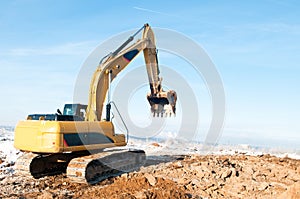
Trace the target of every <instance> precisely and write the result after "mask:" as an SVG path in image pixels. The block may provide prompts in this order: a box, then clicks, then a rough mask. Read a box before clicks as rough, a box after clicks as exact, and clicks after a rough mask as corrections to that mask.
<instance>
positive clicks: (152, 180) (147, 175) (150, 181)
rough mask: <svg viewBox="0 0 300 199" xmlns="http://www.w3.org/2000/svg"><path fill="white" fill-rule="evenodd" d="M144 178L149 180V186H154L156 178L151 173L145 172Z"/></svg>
mask: <svg viewBox="0 0 300 199" xmlns="http://www.w3.org/2000/svg"><path fill="white" fill-rule="evenodd" d="M145 178H146V179H147V180H148V182H149V184H150V185H151V186H155V184H156V178H155V177H154V176H153V175H151V174H149V173H146V174H145Z"/></svg>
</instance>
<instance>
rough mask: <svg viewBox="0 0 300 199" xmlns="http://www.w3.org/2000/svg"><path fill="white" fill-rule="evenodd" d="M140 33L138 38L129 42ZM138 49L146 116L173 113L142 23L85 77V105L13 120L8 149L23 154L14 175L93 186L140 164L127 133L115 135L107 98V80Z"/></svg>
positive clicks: (148, 29)
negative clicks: (145, 80)
mask: <svg viewBox="0 0 300 199" xmlns="http://www.w3.org/2000/svg"><path fill="white" fill-rule="evenodd" d="M141 31H143V33H142V38H140V39H138V40H136V41H134V37H135V36H136V35H138V33H140V32H141ZM133 41H134V42H133ZM131 42H132V43H133V44H131V45H129V44H130V43H131ZM127 46H128V47H127ZM141 51H143V54H144V59H145V63H146V69H147V74H148V80H149V86H150V92H149V93H148V94H147V100H148V102H149V104H150V110H151V114H153V116H164V115H167V116H169V115H173V114H174V115H175V112H176V101H177V94H176V92H175V91H174V90H169V91H164V90H163V87H162V78H161V77H160V76H159V74H160V71H159V67H158V58H157V49H156V45H155V36H154V32H153V30H152V29H151V27H150V26H149V25H148V24H145V25H144V26H143V27H142V28H140V29H139V30H138V31H137V32H136V33H135V34H133V35H132V36H130V37H129V38H128V39H127V40H126V41H125V42H124V43H123V44H122V45H121V46H120V47H119V48H117V49H116V50H115V51H114V52H111V53H109V54H108V55H107V56H105V57H104V58H102V60H101V61H100V63H99V65H98V66H97V68H96V71H95V72H94V74H93V76H92V79H91V83H90V89H89V93H88V94H89V99H88V104H87V105H84V104H66V105H65V107H64V110H63V112H61V111H60V110H59V109H58V110H57V113H55V114H30V115H28V116H27V119H26V120H23V121H19V122H18V124H17V126H16V128H15V137H14V147H15V148H17V149H19V150H21V151H23V152H24V153H23V155H22V156H20V157H19V158H18V159H17V161H16V163H15V172H16V174H17V175H25V176H32V177H34V178H40V177H43V176H47V175H56V174H61V173H66V175H67V177H68V178H70V179H71V180H73V181H75V182H78V183H88V184H94V183H97V182H100V181H102V180H104V179H107V178H109V177H112V176H116V175H120V174H122V173H124V172H129V171H133V170H135V169H138V168H139V167H140V166H142V165H143V164H144V162H145V160H146V154H145V152H144V151H143V150H138V149H125V148H124V146H126V144H127V142H128V134H127V136H126V135H125V134H116V133H115V130H114V125H113V122H112V118H113V117H111V108H112V105H115V104H114V103H113V101H111V99H110V98H111V96H110V89H111V83H112V81H113V80H114V79H115V78H116V77H117V75H118V74H119V73H120V72H121V71H122V70H123V69H125V68H126V67H127V66H128V65H129V63H130V62H131V61H132V60H133V59H134V58H135V57H136V56H137V55H138V54H139V53H140V52H141ZM105 104H106V106H105ZM104 106H105V109H106V113H105V114H103V115H105V118H102V112H103V109H104Z"/></svg>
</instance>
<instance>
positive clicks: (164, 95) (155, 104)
mask: <svg viewBox="0 0 300 199" xmlns="http://www.w3.org/2000/svg"><path fill="white" fill-rule="evenodd" d="M147 99H148V101H149V104H150V106H151V113H152V114H153V117H171V116H172V115H174V116H175V114H176V101H177V94H176V92H175V91H173V90H170V91H162V92H159V93H158V94H156V95H152V94H151V93H149V94H148V95H147Z"/></svg>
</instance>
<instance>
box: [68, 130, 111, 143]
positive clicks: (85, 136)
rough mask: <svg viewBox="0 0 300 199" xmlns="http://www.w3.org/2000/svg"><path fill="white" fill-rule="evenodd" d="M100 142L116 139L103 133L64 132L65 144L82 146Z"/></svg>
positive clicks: (109, 141)
mask: <svg viewBox="0 0 300 199" xmlns="http://www.w3.org/2000/svg"><path fill="white" fill-rule="evenodd" d="M99 143H104V144H108V143H114V141H113V140H112V139H110V138H108V137H106V136H105V135H103V134H101V133H90V132H89V133H66V134H64V145H65V146H82V145H91V144H99Z"/></svg>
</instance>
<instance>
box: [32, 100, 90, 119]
mask: <svg viewBox="0 0 300 199" xmlns="http://www.w3.org/2000/svg"><path fill="white" fill-rule="evenodd" d="M86 108H87V105H84V104H65V106H64V111H63V114H62V113H61V111H60V110H59V109H57V113H55V114H30V115H28V116H27V120H47V121H84V118H85V115H86Z"/></svg>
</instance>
